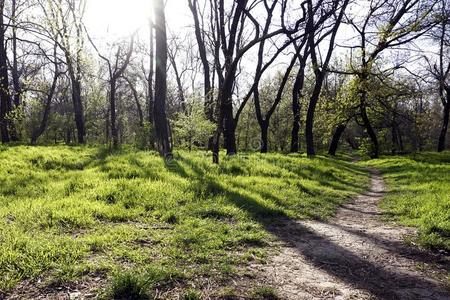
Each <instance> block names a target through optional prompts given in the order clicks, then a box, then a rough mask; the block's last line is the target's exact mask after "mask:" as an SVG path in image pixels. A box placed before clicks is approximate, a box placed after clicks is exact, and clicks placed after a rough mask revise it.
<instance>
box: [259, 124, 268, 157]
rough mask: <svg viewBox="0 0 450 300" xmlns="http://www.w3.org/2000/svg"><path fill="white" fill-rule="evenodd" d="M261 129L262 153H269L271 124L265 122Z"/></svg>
mask: <svg viewBox="0 0 450 300" xmlns="http://www.w3.org/2000/svg"><path fill="white" fill-rule="evenodd" d="M260 127H261V153H267V151H268V149H269V138H268V136H269V122H268V121H267V120H264V121H263V123H262V124H260Z"/></svg>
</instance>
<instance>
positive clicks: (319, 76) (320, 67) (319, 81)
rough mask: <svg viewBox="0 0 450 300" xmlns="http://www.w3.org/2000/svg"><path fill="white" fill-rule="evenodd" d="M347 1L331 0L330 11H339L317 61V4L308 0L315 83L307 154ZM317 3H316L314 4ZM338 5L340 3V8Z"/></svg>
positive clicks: (308, 119)
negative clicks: (320, 57) (323, 49)
mask: <svg viewBox="0 0 450 300" xmlns="http://www.w3.org/2000/svg"><path fill="white" fill-rule="evenodd" d="M348 3H349V0H344V1H342V3H341V1H333V2H332V3H331V7H332V8H331V11H339V13H338V14H336V15H335V21H334V25H333V26H332V29H331V30H329V31H327V32H326V33H325V35H327V34H330V35H331V36H330V40H329V44H328V49H327V53H326V56H325V58H324V60H323V61H322V62H321V63H319V59H318V53H317V51H318V44H317V42H316V34H317V30H316V29H315V28H314V27H315V26H314V17H315V15H316V13H317V12H318V11H320V10H319V9H318V7H317V6H313V3H312V1H308V25H307V28H308V31H309V38H308V46H309V48H310V52H311V60H312V67H313V71H314V76H315V83H314V88H313V91H312V94H311V96H310V98H309V105H308V111H307V115H306V125H305V137H306V152H307V154H308V155H315V149H314V136H313V126H314V114H315V111H316V106H317V102H318V101H319V98H320V93H321V91H322V86H323V82H324V79H325V76H326V74H327V72H328V71H327V70H328V65H329V63H330V60H331V55H332V54H333V50H334V47H335V39H336V35H337V32H338V29H339V26H340V24H341V21H342V18H343V16H344V12H345V10H346V8H347V5H348ZM316 5H317V4H316ZM339 5H341V7H340V9H339V10H338V8H339Z"/></svg>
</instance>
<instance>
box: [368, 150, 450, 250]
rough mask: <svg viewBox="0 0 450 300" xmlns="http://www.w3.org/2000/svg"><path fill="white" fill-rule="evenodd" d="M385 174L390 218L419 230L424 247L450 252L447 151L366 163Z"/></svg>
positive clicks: (385, 205) (385, 204) (449, 160)
mask: <svg viewBox="0 0 450 300" xmlns="http://www.w3.org/2000/svg"><path fill="white" fill-rule="evenodd" d="M368 164H369V165H371V166H373V167H376V168H379V169H380V170H381V171H382V172H383V173H385V174H384V178H385V180H386V183H387V185H388V190H389V192H390V193H389V194H388V195H387V196H386V197H385V198H384V200H383V203H382V207H383V208H384V209H385V210H386V212H387V215H388V217H389V219H394V220H398V221H400V222H401V223H403V224H405V225H409V226H415V227H418V229H419V237H418V241H419V242H420V243H421V244H422V245H423V246H426V247H430V248H437V249H445V250H447V251H450V152H444V153H440V154H438V153H421V154H415V155H410V156H405V157H387V158H383V159H379V160H375V161H371V162H369V163H368Z"/></svg>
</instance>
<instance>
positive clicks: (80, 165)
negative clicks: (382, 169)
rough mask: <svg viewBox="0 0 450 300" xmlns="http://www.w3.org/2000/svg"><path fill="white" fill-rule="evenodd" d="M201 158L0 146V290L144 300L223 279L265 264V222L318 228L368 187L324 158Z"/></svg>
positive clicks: (355, 170) (349, 169)
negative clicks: (67, 289)
mask: <svg viewBox="0 0 450 300" xmlns="http://www.w3.org/2000/svg"><path fill="white" fill-rule="evenodd" d="M210 160H211V159H210V157H209V156H208V157H207V156H206V155H205V154H204V153H203V152H192V153H188V152H178V153H176V155H175V159H174V160H173V161H170V162H167V163H165V162H164V161H163V160H162V159H161V158H159V157H158V156H157V155H156V154H155V153H153V152H144V151H135V150H132V149H125V150H121V151H118V152H116V153H113V154H111V153H109V152H108V151H107V150H106V149H104V148H98V147H63V146H58V147H26V146H17V147H9V148H8V147H0V274H1V276H0V291H4V292H6V291H9V290H11V289H12V288H13V287H14V286H15V285H17V284H18V283H19V282H21V281H23V280H25V279H30V280H36V279H37V278H40V279H42V283H41V285H44V286H45V285H51V284H61V283H64V282H70V281H74V280H89V278H90V277H93V276H97V277H98V276H100V277H103V278H107V279H108V281H109V286H108V288H107V289H106V290H107V293H109V294H108V295H110V296H111V295H116V296H117V298H120V295H121V293H127V292H129V293H131V292H132V293H134V294H136V298H139V297H141V298H145V297H149V295H150V296H151V291H152V290H156V289H157V290H159V291H161V290H164V289H166V288H170V286H171V285H177V286H180V285H181V286H183V284H184V286H186V287H187V286H188V283H189V282H190V281H192V280H195V278H202V277H212V278H213V279H214V280H216V281H220V280H226V279H227V276H229V275H231V274H233V273H234V272H236V270H237V268H236V267H237V266H238V265H239V264H245V263H246V262H248V261H250V260H255V259H256V260H260V259H264V247H265V246H266V245H267V242H268V241H269V239H270V234H269V233H268V231H267V229H266V228H267V225H268V224H270V222H271V221H272V220H273V219H274V218H277V217H280V216H281V217H289V218H310V219H325V218H327V217H329V216H331V215H332V214H333V213H334V211H335V209H336V208H337V206H338V205H339V204H341V203H343V202H345V201H346V200H347V199H349V198H350V197H352V196H354V195H355V194H356V193H358V192H360V191H362V190H363V189H364V188H365V187H366V186H367V182H368V176H367V174H366V172H364V171H362V169H361V168H360V167H358V166H354V165H353V164H351V163H348V162H345V161H342V160H334V159H331V158H327V157H322V156H318V157H316V158H314V159H308V158H306V157H304V156H301V155H293V156H286V155H281V154H267V155H260V154H248V155H245V154H243V155H239V156H236V157H232V158H226V157H223V158H222V163H221V164H220V165H219V166H216V165H213V164H212V163H211V162H210ZM124 274H125V275H124ZM103 288H105V287H103ZM116 293H117V294H116ZM194 294H195V293H194V292H192V293H191V294H186V295H187V296H186V297H187V298H190V299H192V298H193V297H195V296H194Z"/></svg>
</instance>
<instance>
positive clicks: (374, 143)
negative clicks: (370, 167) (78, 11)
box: [360, 92, 380, 158]
mask: <svg viewBox="0 0 450 300" xmlns="http://www.w3.org/2000/svg"><path fill="white" fill-rule="evenodd" d="M363 94H365V92H363ZM362 97H364V95H363V96H362ZM360 107H361V109H360V110H361V117H362V120H363V123H364V127H365V128H366V131H367V134H368V135H369V137H370V140H371V141H372V151H371V153H370V157H371V158H378V156H379V155H380V150H379V144H378V138H377V135H376V133H375V131H374V129H373V127H372V124H370V120H369V117H368V116H367V109H366V105H365V101H362V102H361V106H360Z"/></svg>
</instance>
